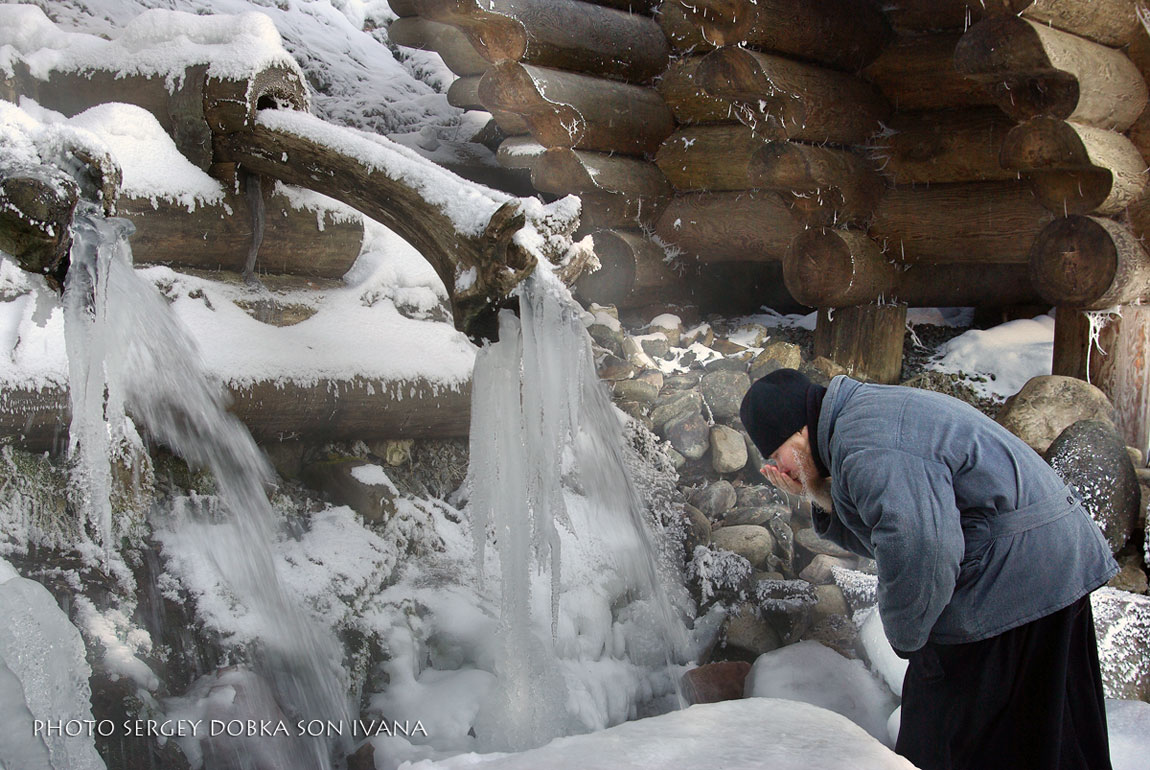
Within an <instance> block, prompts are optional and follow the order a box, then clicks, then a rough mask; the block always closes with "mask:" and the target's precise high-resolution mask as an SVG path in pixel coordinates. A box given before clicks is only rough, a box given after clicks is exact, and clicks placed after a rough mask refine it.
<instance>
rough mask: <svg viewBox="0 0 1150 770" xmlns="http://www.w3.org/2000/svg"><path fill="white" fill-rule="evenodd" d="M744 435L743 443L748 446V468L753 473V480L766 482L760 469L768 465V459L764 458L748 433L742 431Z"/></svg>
mask: <svg viewBox="0 0 1150 770" xmlns="http://www.w3.org/2000/svg"><path fill="white" fill-rule="evenodd" d="M742 434H743V443H744V444H746V445H747V468H749V469H750V471H751V478H752V479H757V480H760V481H766V478H765V477H764V476H763V474H761V473H759V469H760V468H762V467H763V466H764V465H765V464H766V462H767V458H765V457H763V453H762V452H760V451H759V448H758V447H757V446H755V442H754V441H752V440H751V437H750V435H748V434H747V432H746V431H742Z"/></svg>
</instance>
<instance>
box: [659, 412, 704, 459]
mask: <svg viewBox="0 0 1150 770" xmlns="http://www.w3.org/2000/svg"><path fill="white" fill-rule="evenodd" d="M652 422H654V421H653V420H652ZM663 430H664V433H666V439H667V440H668V441H670V442H671V446H673V447H674V448H675V449H676V450H678V451H679V453H680V454H682V455H683V457H686V458H687V459H688V460H698V459H699V458H701V457H702V456H703V455H705V454H706V453H707V449H708V448H709V447H710V434H711V429H710V427H709V426H708V425H707V423H706V422H705V421H704V420H703V416H702V415H701V414H689V415H687V416H686V417H680V418H679V419H677V420H674V421H672V422H670V423H667V425H665V426H664V428H663Z"/></svg>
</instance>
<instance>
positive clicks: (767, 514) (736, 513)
mask: <svg viewBox="0 0 1150 770" xmlns="http://www.w3.org/2000/svg"><path fill="white" fill-rule="evenodd" d="M771 513H772V512H771V509H770V508H767V507H760V506H740V507H738V508H732V509H731V510H729V511H727V513H726V514H725V515H724V516H723V526H725V527H730V526H734V525H736V524H754V525H755V526H759V527H761V526H763V525H765V524H766V523H767V522H768V521H770V520H771V519H772V518H774V517H773V516H772V515H771Z"/></svg>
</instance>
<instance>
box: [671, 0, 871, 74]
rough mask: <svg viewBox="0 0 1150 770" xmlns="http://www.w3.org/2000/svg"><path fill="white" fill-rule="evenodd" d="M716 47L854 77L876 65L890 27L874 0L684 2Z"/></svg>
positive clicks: (684, 5)
mask: <svg viewBox="0 0 1150 770" xmlns="http://www.w3.org/2000/svg"><path fill="white" fill-rule="evenodd" d="M679 1H680V4H681V5H682V7H683V8H684V9H685V10H686V12H687V17H688V18H689V19H691V20H692V21H694V22H695V24H697V25H698V26H699V28H700V29H701V30H702V31H703V38H704V39H705V40H707V41H709V42H711V43H713V44H715V45H716V46H732V45H749V46H751V47H753V48H761V49H764V50H767V51H775V52H778V53H783V54H788V55H790V56H794V57H796V58H800V59H808V60H811V61H814V62H818V63H820V64H826V65H828V66H831V67H834V68H836V69H841V70H845V71H847V72H855V71H857V70H859V69H861V68H862V67H864V66H866V65H867V64H869V63H870V62H872V61H874V59H875V57H876V56H878V54H879V52H880V51H881V50H882V49H883V46H885V45H886V43H887V41H888V39H889V37H890V27H889V26H888V25H887V22H886V19H885V18H884V17H883V14H882V12H881V11H880V10H879V9H878V7H877V6H876V5H875V4H874V3H872V2H869V0H679Z"/></svg>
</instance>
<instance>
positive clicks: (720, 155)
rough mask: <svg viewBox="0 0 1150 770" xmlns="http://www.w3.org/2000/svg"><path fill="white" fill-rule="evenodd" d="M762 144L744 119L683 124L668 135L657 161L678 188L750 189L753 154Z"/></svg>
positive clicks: (754, 185)
mask: <svg viewBox="0 0 1150 770" xmlns="http://www.w3.org/2000/svg"><path fill="white" fill-rule="evenodd" d="M762 146H763V140H762V139H761V138H759V137H756V136H755V135H754V133H753V132H752V131H751V129H750V128H748V127H747V126H744V125H743V124H742V123H712V124H707V125H701V126H684V127H681V128H679V130H678V131H676V132H675V133H673V134H671V136H669V137H667V140H666V141H664V142H663V144H662V146H661V147H659V152H658V153H656V154H655V163H656V165H658V167H659V168H660V169H661V170H662V172H663V174H664V175H665V176H666V178H667V180H668V181H669V182H670V183H671V184H672V185H673V186H674V188H675V189H676V190H679V191H687V190H715V191H718V190H748V189H750V188H752V187H757V186H758V185H756V184H754V183H753V182H752V180H751V178H750V164H751V158H752V157H753V156H754V154H755V151H756V150H758V149H759V148H760V147H762Z"/></svg>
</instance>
